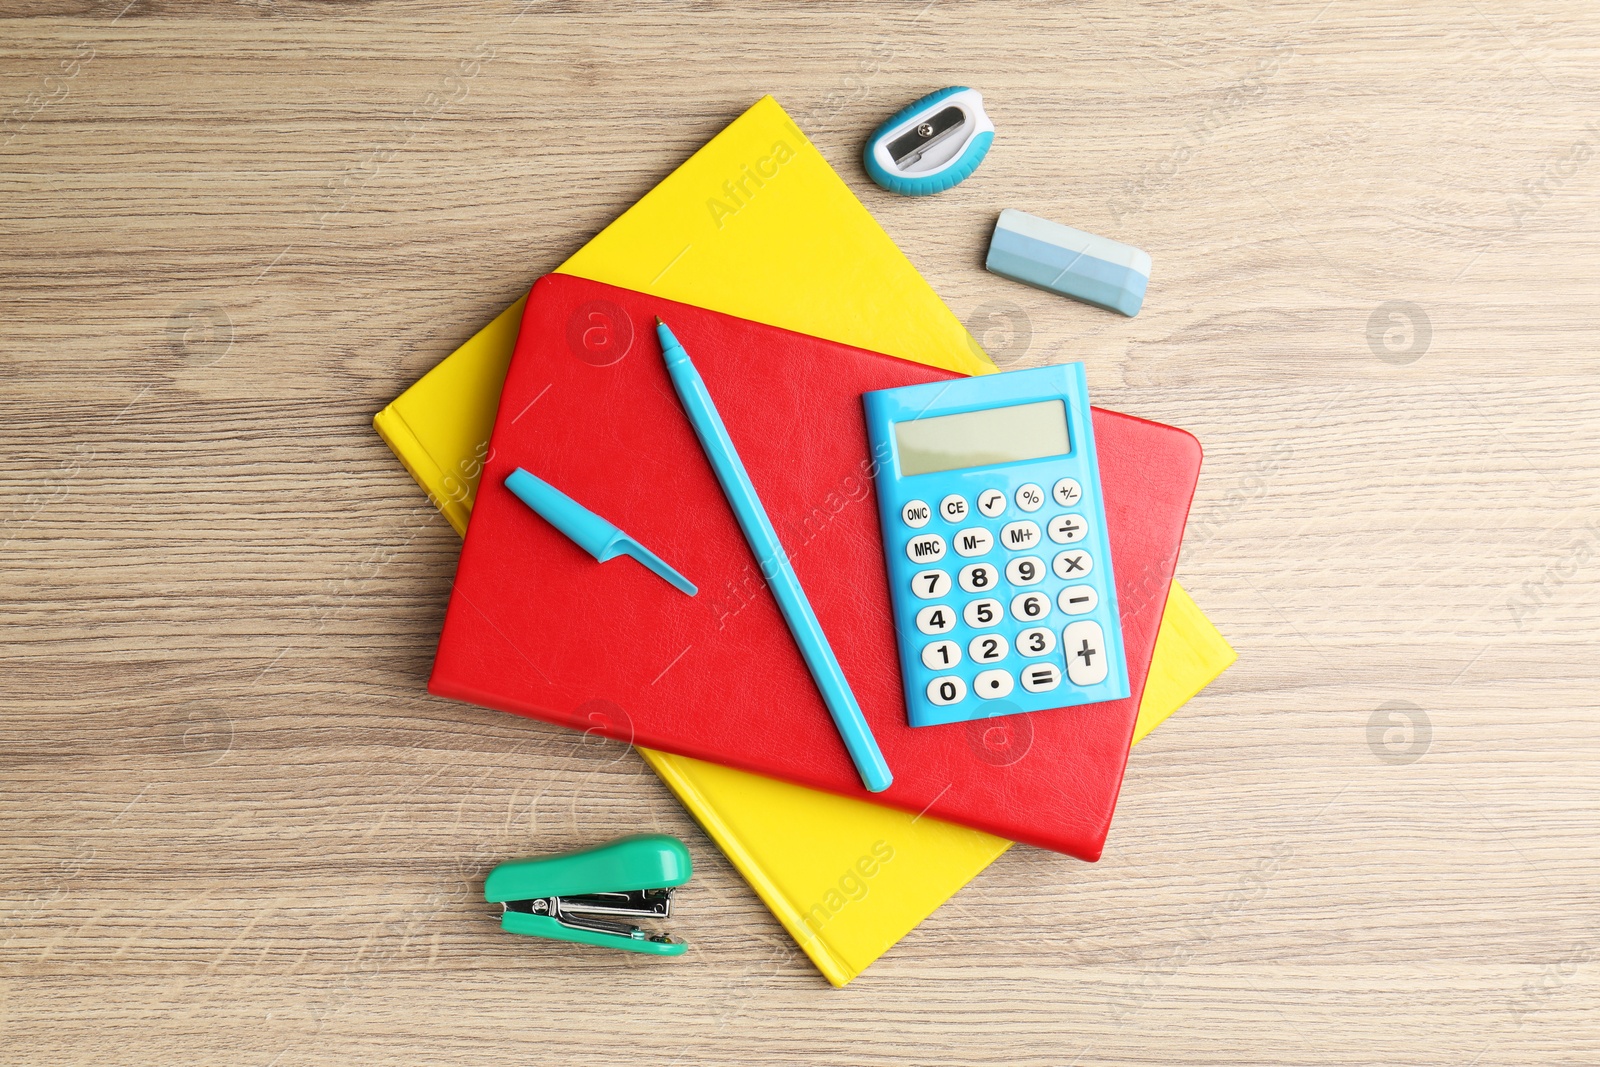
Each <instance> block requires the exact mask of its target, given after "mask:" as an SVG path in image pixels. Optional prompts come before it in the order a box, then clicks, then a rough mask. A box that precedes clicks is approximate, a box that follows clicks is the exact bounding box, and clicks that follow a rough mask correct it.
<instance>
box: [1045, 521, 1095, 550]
mask: <svg viewBox="0 0 1600 1067" xmlns="http://www.w3.org/2000/svg"><path fill="white" fill-rule="evenodd" d="M1049 529H1050V540H1052V541H1054V542H1055V543H1056V544H1058V545H1070V544H1072V543H1073V542H1074V541H1082V540H1083V538H1084V535H1085V534H1087V533H1088V532H1089V523H1088V521H1087V520H1086V519H1085V518H1084V517H1083V516H1082V515H1057V516H1056V517H1055V518H1053V519H1051V520H1050V527H1049Z"/></svg>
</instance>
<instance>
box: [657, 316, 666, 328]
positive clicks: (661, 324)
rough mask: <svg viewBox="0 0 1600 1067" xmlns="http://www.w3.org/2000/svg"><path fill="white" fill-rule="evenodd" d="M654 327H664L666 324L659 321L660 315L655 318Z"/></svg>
mask: <svg viewBox="0 0 1600 1067" xmlns="http://www.w3.org/2000/svg"><path fill="white" fill-rule="evenodd" d="M656 325H657V326H665V325H666V323H664V322H662V321H661V316H660V315H657V316H656Z"/></svg>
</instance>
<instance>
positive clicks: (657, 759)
mask: <svg viewBox="0 0 1600 1067" xmlns="http://www.w3.org/2000/svg"><path fill="white" fill-rule="evenodd" d="M635 751H637V752H638V753H639V755H641V756H643V757H644V758H645V762H646V763H648V764H650V767H651V769H652V770H654V771H655V772H656V774H657V775H658V776H659V777H660V778H661V780H662V781H664V782H666V783H667V787H668V788H669V789H671V790H672V791H673V793H675V794H676V795H677V797H678V801H679V803H681V804H682V805H683V806H684V807H685V808H687V809H688V811H689V814H690V815H692V816H694V820H695V822H697V823H699V824H700V828H701V829H702V830H704V831H705V832H706V833H707V834H708V835H710V837H711V839H712V840H713V841H715V842H716V845H717V847H718V848H720V849H721V850H722V854H723V855H725V856H727V857H728V862H730V863H732V864H733V866H734V868H735V869H736V870H738V872H739V874H740V875H741V876H742V877H743V878H744V880H745V882H746V883H747V884H748V885H749V886H750V888H751V889H754V890H755V891H756V896H758V897H760V898H761V902H762V903H763V904H765V905H766V906H767V910H768V911H770V912H772V914H773V915H775V916H776V917H777V919H778V922H780V923H782V924H783V928H784V929H785V930H787V931H789V936H790V937H792V938H794V942H795V944H797V945H799V946H800V949H801V951H803V952H804V953H805V954H806V955H807V956H809V957H811V962H812V963H813V964H815V965H816V968H817V970H819V971H821V972H822V976H823V977H824V978H826V979H827V980H828V984H830V985H832V986H833V987H834V988H835V989H839V988H842V987H844V986H845V985H846V984H847V983H849V981H850V980H851V979H852V978H855V977H856V976H857V975H859V974H860V973H861V972H860V971H859V970H856V969H854V968H852V967H851V966H850V965H849V964H848V963H846V962H845V961H844V959H843V958H842V957H841V956H840V955H839V954H838V953H837V952H835V951H834V949H833V946H832V945H830V944H828V943H827V942H826V941H824V940H822V938H820V937H818V936H817V935H816V934H814V933H812V932H811V931H810V930H808V929H807V928H806V925H805V922H804V921H803V920H802V918H801V916H800V913H799V912H798V911H796V910H795V907H794V905H793V904H792V903H791V902H790V901H789V898H788V897H787V896H786V895H785V894H784V892H783V890H782V889H780V888H779V886H778V885H777V883H775V882H773V881H772V880H771V879H770V878H768V877H767V873H766V871H765V869H763V868H762V867H761V865H760V864H759V863H758V862H757V861H756V859H755V857H753V856H751V855H750V853H749V852H748V851H746V850H745V847H744V844H743V842H742V841H741V840H740V839H739V837H738V836H737V835H735V834H734V833H733V831H732V830H731V829H729V828H728V826H727V825H726V824H725V823H723V821H722V819H721V817H720V816H718V814H717V808H716V806H715V805H714V804H712V803H711V801H710V800H709V799H708V798H707V797H705V796H704V795H702V794H701V792H700V790H699V789H698V788H696V786H695V784H694V781H693V779H691V778H690V777H689V776H688V775H686V774H684V773H682V769H681V768H680V767H679V765H678V763H677V761H676V760H674V759H672V758H671V756H670V755H669V754H668V753H664V752H657V751H655V750H654V749H649V748H639V747H636V748H635Z"/></svg>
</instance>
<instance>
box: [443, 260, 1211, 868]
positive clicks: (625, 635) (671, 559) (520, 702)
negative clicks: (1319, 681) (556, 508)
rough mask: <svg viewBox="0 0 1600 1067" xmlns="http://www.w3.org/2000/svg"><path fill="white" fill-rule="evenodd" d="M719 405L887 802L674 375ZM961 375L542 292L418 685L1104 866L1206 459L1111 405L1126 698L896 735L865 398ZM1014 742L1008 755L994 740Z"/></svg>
mask: <svg viewBox="0 0 1600 1067" xmlns="http://www.w3.org/2000/svg"><path fill="white" fill-rule="evenodd" d="M657 315H659V316H660V317H661V318H662V319H664V320H665V321H666V322H667V323H668V324H669V325H670V326H671V327H672V329H673V332H674V333H675V334H676V335H677V337H678V339H679V341H681V342H682V343H683V346H684V348H685V349H686V350H687V351H688V353H689V355H690V356H691V358H693V360H694V362H695V365H696V366H697V367H698V368H699V371H700V374H701V376H702V377H703V378H704V379H705V381H706V386H707V388H708V389H709V390H710V392H711V395H712V398H713V399H714V400H715V401H716V404H717V406H718V409H719V410H720V412H721V414H722V418H723V421H724V422H725V423H726V424H727V427H728V432H729V434H730V435H731V436H732V438H733V441H734V443H735V444H736V445H737V446H738V448H739V452H740V455H741V457H742V458H743V460H744V463H745V467H746V468H747V470H748V471H749V473H750V478H751V480H752V482H754V484H755V487H756V490H757V491H758V492H759V493H760V495H761V498H762V500H763V501H764V503H765V504H766V507H767V512H768V514H769V515H770V516H771V518H772V521H773V525H774V526H775V527H776V529H777V531H778V535H779V537H780V538H782V540H783V542H784V547H785V548H786V549H787V550H788V553H789V555H790V558H791V559H792V561H793V563H794V567H795V571H796V573H797V574H798V575H799V577H800V581H801V584H802V585H803V586H804V587H805V590H806V593H807V595H808V597H809V598H810V601H811V604H812V607H813V608H814V609H815V611H816V614H817V617H818V619H819V620H820V621H821V623H822V627H823V629H824V631H825V632H826V633H827V635H828V638H829V641H830V643H831V644H832V646H833V650H834V653H835V654H836V655H837V657H838V659H839V663H840V665H841V667H842V668H843V669H844V673H845V676H846V677H847V678H848V679H849V681H850V684H851V686H852V688H853V689H854V691H855V695H856V697H857V699H858V700H859V702H860V704H861V708H862V711H863V712H864V713H865V715H866V718H867V721H868V723H869V724H870V725H871V727H872V730H873V733H874V734H875V735H876V737H877V739H878V744H879V746H880V747H881V748H882V750H883V754H884V757H885V758H886V759H887V760H888V763H889V767H890V768H891V769H892V771H893V772H894V785H892V786H891V787H890V788H889V789H888V791H886V792H883V793H876V794H873V793H868V792H866V791H865V790H864V789H863V788H862V787H861V784H860V780H859V778H857V776H856V772H855V769H854V768H853V767H852V766H851V763H850V760H849V758H848V756H847V755H846V753H845V749H844V744H843V742H841V741H840V739H839V736H838V734H837V733H836V732H835V730H834V726H833V722H832V720H831V719H830V718H829V717H828V712H827V709H826V708H825V707H824V705H823V703H822V698H821V697H820V695H819V694H818V692H817V690H816V687H815V686H814V685H813V683H812V681H811V677H810V675H809V674H808V673H807V672H806V668H805V664H804V662H803V661H802V659H801V658H800V652H799V650H798V649H797V648H796V646H795V644H794V641H793V639H792V638H791V637H790V635H789V631H788V628H787V627H786V626H785V625H784V622H783V617H782V616H781V615H780V614H779V611H778V607H777V604H776V602H775V601H774V600H773V599H772V597H771V594H770V593H769V592H768V591H767V590H766V588H765V586H764V584H763V582H762V580H761V577H760V571H759V570H758V569H757V566H756V561H755V558H754V557H753V555H752V554H751V552H750V549H749V548H748V546H747V545H746V544H745V541H744V537H743V536H742V535H741V533H740V531H739V527H738V523H737V522H736V520H735V519H734V515H733V512H732V510H731V509H730V508H729V506H728V504H727V502H726V501H725V499H724V498H723V495H722V491H721V489H720V488H719V487H718V485H717V481H716V478H715V475H714V474H713V473H712V470H711V467H710V464H709V463H708V462H707V460H706V458H705V456H704V454H703V453H702V452H701V450H700V444H699V442H698V441H697V440H696V439H695V436H694V431H693V429H692V428H691V427H690V424H689V421H688V418H687V417H686V416H685V415H684V412H683V409H682V408H681V407H680V405H679V402H678V398H677V395H676V393H674V391H673V388H672V383H671V381H670V380H669V379H668V377H667V373H666V368H665V367H664V365H663V364H662V360H661V350H660V346H659V344H658V343H657V341H656V335H655V330H654V323H655V318H656V316H657ZM951 377H955V375H952V374H949V373H947V372H944V371H940V370H935V369H932V368H929V367H925V366H922V365H920V364H915V363H910V362H906V361H904V360H899V359H895V358H893V357H890V356H884V355H880V354H878V353H874V352H867V351H863V350H861V349H857V348H850V347H848V346H845V345H840V344H835V343H833V342H831V341H824V340H821V339H819V338H815V337H809V336H806V335H803V334H797V333H792V332H789V331H787V330H781V329H777V328H774V327H771V326H764V325H761V324H759V323H755V322H750V321H747V320H744V319H737V318H733V317H732V316H729V315H723V314H719V313H717V312H713V311H706V310H704V309H702V308H697V307H692V306H689V305H686V304H678V303H674V302H672V301H669V300H662V299H660V298H657V297H653V296H649V295H646V294H643V293H636V292H632V291H630V290H626V289H619V288H616V287H614V286H608V285H602V284H600V283H598V282H591V281H587V280H584V279H580V278H573V277H568V276H564V275H558V274H552V275H548V276H546V277H544V278H542V279H540V280H539V282H538V283H537V284H536V285H534V287H533V292H532V294H531V296H530V298H529V300H528V306H527V311H526V313H525V314H524V316H523V320H522V333H521V336H520V338H519V340H518V343H517V349H516V354H515V356H514V358H513V360H512V363H511V369H510V373H509V374H508V375H507V377H506V384H505V390H504V393H503V394H502V396H501V400H500V411H499V415H498V417H497V420H496V422H495V429H494V436H493V438H492V442H491V448H490V453H489V457H488V459H487V461H486V463H485V469H484V474H483V481H482V485H481V487H480V489H479V491H478V496H477V500H476V503H475V504H474V507H473V510H472V520H471V524H470V526H469V527H468V530H467V540H466V545H465V547H464V548H463V550H462V553H461V561H460V565H459V567H458V569H457V571H456V580H455V587H454V590H453V592H452V593H451V597H450V607H449V611H448V613H447V615H446V617H445V624H444V632H443V634H442V636H441V637H440V639H439V651H438V656H437V658H436V659H435V661H434V668H433V677H432V679H431V681H430V682H429V686H428V687H429V689H430V691H432V692H433V693H435V694H436V695H439V696H443V697H449V698H452V699H456V700H464V701H470V702H472V703H475V704H482V705H484V706H486V707H491V708H497V709H500V710H502V711H509V712H515V713H518V714H522V715H530V716H533V717H535V718H539V719H543V720H545V721H547V722H552V723H557V724H560V725H562V726H569V727H572V728H574V729H578V730H585V731H593V732H596V733H600V734H603V735H605V736H607V737H612V738H616V739H618V740H621V741H626V742H629V743H637V744H640V745H644V746H647V747H649V748H657V749H663V750H665V751H668V752H676V753H681V754H682V755H685V756H691V757H694V758H696V759H702V760H708V761H711V762H714V763H721V764H726V765H728V766H732V767H737V768H740V769H742V770H747V771H752V772H754V773H757V774H764V775H768V776H771V777H774V778H782V779H787V780H789V781H792V782H796V783H798V784H800V785H804V786H809V787H812V788H816V789H825V790H829V791H831V792H835V793H841V794H844V795H847V796H852V797H857V798H860V799H864V800H872V801H874V802H877V803H882V804H888V805H891V806H894V807H899V808H904V809H907V810H910V811H916V812H926V813H927V814H929V815H930V816H934V817H937V818H940V819H945V820H948V821H951V822H958V823H963V824H966V825H968V826H973V827H977V828H978V829H981V830H986V831H988V832H989V833H992V834H996V835H999V836H1001V837H1008V838H1012V839H1014V840H1018V841H1025V842H1028V843H1029V844H1033V845H1038V846H1040V847H1042V848H1047V849H1052V850H1054V851H1057V852H1065V853H1068V854H1070V855H1073V856H1077V857H1080V858H1082V859H1085V860H1094V859H1098V858H1099V856H1100V851H1101V848H1102V847H1103V845H1104V843H1105V836H1106V831H1107V830H1108V829H1109V827H1110V823H1111V814H1112V811H1113V809H1114V808H1115V806H1116V800H1117V792H1118V790H1119V789H1120V788H1121V784H1122V773H1123V767H1124V765H1125V763H1126V761H1127V756H1128V745H1129V742H1130V739H1131V738H1132V735H1133V727H1134V721H1135V719H1136V717H1137V714H1138V708H1139V698H1140V696H1141V695H1142V694H1143V691H1144V682H1145V677H1146V675H1147V674H1148V672H1149V668H1150V657H1151V654H1152V652H1153V650H1154V646H1155V639H1156V631H1157V629H1158V628H1159V626H1160V622H1161V613H1162V610H1163V608H1164V606H1165V599H1166V597H1165V593H1166V590H1167V587H1168V585H1169V584H1170V583H1171V581H1172V572H1173V568H1174V566H1175V565H1176V562H1177V556H1178V546H1179V543H1180V541H1181V540H1182V536H1183V528H1184V523H1185V521H1186V520H1187V516H1188V509H1189V501H1190V498H1191V496H1192V495H1193V492H1194V487H1195V482H1196V480H1197V479H1198V477H1199V470H1200V446H1199V444H1198V442H1196V441H1195V439H1194V438H1193V437H1191V436H1190V435H1189V434H1187V433H1185V432H1183V431H1182V430H1178V429H1174V428H1173V427H1170V426H1163V425H1160V424H1158V423H1153V422H1146V421H1144V420H1142V419H1135V418H1131V417H1129V416H1126V415H1118V414H1116V413H1113V412H1108V411H1104V410H1100V409H1096V410H1095V412H1094V432H1095V439H1096V443H1097V445H1098V450H1099V455H1100V463H1101V471H1100V476H1101V486H1102V491H1103V494H1104V498H1105V509H1106V522H1107V528H1108V533H1109V535H1110V539H1111V550H1112V561H1113V564H1114V566H1115V568H1116V576H1117V596H1118V601H1119V606H1120V608H1121V611H1122V624H1123V637H1124V642H1125V645H1126V655H1127V660H1128V675H1129V681H1130V683H1131V689H1132V696H1130V697H1129V698H1128V699H1126V700H1120V701H1114V702H1108V703H1103V704H1091V705H1085V706H1082V707H1076V708H1069V709H1058V710H1054V711H1043V712H1034V713H1032V714H1027V715H1017V716H1011V717H1008V718H1004V719H988V720H980V721H976V722H970V723H958V724H952V725H947V726H926V727H919V728H916V729H913V728H911V727H910V726H908V725H907V724H906V711H905V703H904V699H903V697H902V695H901V689H900V674H899V664H898V659H897V655H896V650H895V640H894V633H893V630H892V623H891V615H890V605H889V590H888V586H887V578H886V572H885V568H884V561H883V549H882V546H881V541H880V538H879V533H878V518H877V510H876V509H877V502H876V499H875V497H874V495H873V483H872V478H871V475H870V469H871V468H870V463H869V460H868V458H867V457H868V445H867V435H866V422H865V418H864V416H863V413H862V407H861V394H862V393H863V392H865V391H867V390H871V389H884V388H890V387H894V386H900V385H910V384H913V383H917V382H926V381H933V380H938V379H944V378H951ZM519 466H520V467H525V468H527V470H529V471H530V472H531V473H533V474H536V475H538V476H539V477H540V478H543V479H544V480H545V481H548V482H550V483H551V484H552V485H554V486H555V487H556V488H558V489H560V490H562V491H563V492H565V493H567V494H568V495H570V496H571V497H573V498H574V499H575V500H577V501H578V502H579V503H580V504H582V505H584V506H585V507H587V508H589V509H590V510H592V511H594V512H596V513H597V514H599V515H600V516H602V517H603V518H605V519H607V520H608V521H610V522H612V523H614V524H615V525H617V526H618V527H620V528H621V529H623V530H625V531H627V532H628V533H629V534H631V535H633V536H634V537H635V538H637V539H638V540H639V541H640V542H642V543H643V544H644V545H645V546H646V547H647V548H649V549H651V550H652V551H653V552H655V553H656V554H657V555H659V556H661V557H662V558H663V559H665V560H666V561H667V563H668V564H670V565H671V566H673V567H674V568H676V569H677V570H678V571H679V572H681V573H682V574H684V575H685V576H686V577H687V578H688V579H689V580H690V581H691V582H694V583H695V584H696V585H697V586H698V587H699V595H697V596H694V597H688V596H685V595H684V594H683V593H680V592H679V591H678V590H676V589H674V588H672V587H671V586H670V585H668V584H667V583H666V582H665V581H663V580H662V579H660V578H658V577H657V576H655V575H654V574H652V573H650V572H649V571H647V570H646V569H645V568H644V567H643V566H641V565H640V564H639V563H637V562H636V561H634V560H632V559H629V558H626V557H619V558H617V559H614V560H611V561H609V562H606V563H597V562H595V560H594V559H593V557H591V556H589V555H588V554H586V553H585V552H584V551H583V550H582V549H581V548H579V547H578V546H577V545H575V544H573V543H572V542H570V541H568V540H567V539H566V538H565V537H564V536H563V535H562V534H561V533H559V532H558V531H557V530H556V529H555V528H554V527H552V526H551V525H550V524H549V523H547V522H545V520H544V519H542V518H540V517H539V516H538V515H536V514H535V513H534V512H533V511H531V510H530V509H529V508H528V507H527V506H526V505H525V504H523V503H522V502H521V501H520V500H518V499H517V498H516V497H514V496H513V495H512V494H511V492H510V491H509V490H507V489H506V488H505V485H504V481H505V477H506V475H507V474H508V473H510V472H511V471H512V470H514V469H516V468H517V467H519ZM997 742H998V743H997Z"/></svg>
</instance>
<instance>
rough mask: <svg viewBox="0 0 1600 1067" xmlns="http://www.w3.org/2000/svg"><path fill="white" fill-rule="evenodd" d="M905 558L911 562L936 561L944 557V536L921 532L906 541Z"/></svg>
mask: <svg viewBox="0 0 1600 1067" xmlns="http://www.w3.org/2000/svg"><path fill="white" fill-rule="evenodd" d="M906 558H907V559H909V560H911V562H912V563H937V562H939V561H940V560H941V559H944V538H942V537H940V536H939V535H938V534H922V535H921V536H920V537H913V538H912V539H911V540H909V541H907V542H906Z"/></svg>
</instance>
